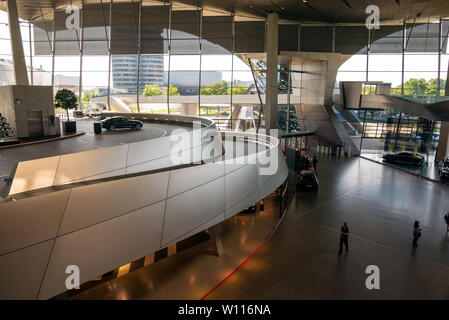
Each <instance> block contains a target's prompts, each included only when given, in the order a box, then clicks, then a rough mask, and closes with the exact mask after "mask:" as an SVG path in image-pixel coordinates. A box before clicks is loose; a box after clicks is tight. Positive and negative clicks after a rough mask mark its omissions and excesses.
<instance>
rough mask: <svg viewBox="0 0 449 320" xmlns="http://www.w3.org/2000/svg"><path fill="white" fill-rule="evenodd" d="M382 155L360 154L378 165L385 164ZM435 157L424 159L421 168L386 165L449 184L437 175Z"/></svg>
mask: <svg viewBox="0 0 449 320" xmlns="http://www.w3.org/2000/svg"><path fill="white" fill-rule="evenodd" d="M383 154H384V152H379V153H376V152H369V153H367V152H362V154H361V156H362V157H365V158H367V159H371V160H374V161H376V162H379V163H385V162H384V161H383V158H382V157H383ZM434 158H435V157H434V156H433V157H428V158H425V163H424V165H423V166H421V167H416V166H406V165H399V164H393V163H388V165H391V166H393V167H396V168H399V169H402V170H406V171H409V172H411V173H414V174H417V175H420V176H423V177H426V178H430V179H432V180H436V181H439V182H441V183H445V184H449V180H447V179H441V178H440V175H439V174H438V165H437V164H435V162H434V160H433V159H434Z"/></svg>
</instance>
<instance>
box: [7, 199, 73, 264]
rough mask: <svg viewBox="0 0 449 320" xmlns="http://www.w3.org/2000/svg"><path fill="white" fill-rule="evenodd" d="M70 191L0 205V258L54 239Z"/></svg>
mask: <svg viewBox="0 0 449 320" xmlns="http://www.w3.org/2000/svg"><path fill="white" fill-rule="evenodd" d="M69 194H70V190H63V191H57V192H52V193H49V194H44V195H41V196H36V197H31V198H25V199H22V200H18V201H10V202H6V203H2V204H0V255H1V254H5V253H8V252H10V251H13V250H18V249H21V248H24V247H26V246H30V245H32V244H35V243H38V242H41V241H45V240H49V239H51V238H53V237H56V234H57V233H58V228H59V225H60V223H61V219H62V216H63V213H64V210H65V206H66V204H67V199H68V197H69Z"/></svg>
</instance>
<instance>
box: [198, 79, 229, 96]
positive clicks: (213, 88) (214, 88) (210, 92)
mask: <svg viewBox="0 0 449 320" xmlns="http://www.w3.org/2000/svg"><path fill="white" fill-rule="evenodd" d="M228 89H229V88H228V83H227V82H226V81H224V80H223V81H220V82H215V83H212V84H211V85H210V86H209V87H207V88H204V89H201V94H202V95H206V96H222V95H227V94H229V93H228Z"/></svg>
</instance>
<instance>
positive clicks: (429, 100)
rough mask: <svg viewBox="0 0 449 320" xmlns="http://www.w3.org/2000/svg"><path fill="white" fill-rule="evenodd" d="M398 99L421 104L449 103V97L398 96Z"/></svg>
mask: <svg viewBox="0 0 449 320" xmlns="http://www.w3.org/2000/svg"><path fill="white" fill-rule="evenodd" d="M396 97H398V98H401V99H405V100H408V101H412V102H416V103H421V104H433V103H438V102H444V101H449V97H446V96H425V95H422V96H421V95H403V96H401V95H397V96H396Z"/></svg>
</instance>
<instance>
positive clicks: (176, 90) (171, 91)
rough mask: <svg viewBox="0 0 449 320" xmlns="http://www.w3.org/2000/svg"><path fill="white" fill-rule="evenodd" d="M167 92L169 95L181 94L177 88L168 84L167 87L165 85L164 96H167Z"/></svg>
mask: <svg viewBox="0 0 449 320" xmlns="http://www.w3.org/2000/svg"><path fill="white" fill-rule="evenodd" d="M167 92H169V94H170V96H180V95H181V94H180V93H179V91H178V88H177V87H175V86H172V85H170V86H169V88H167V87H165V92H164V96H167Z"/></svg>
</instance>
